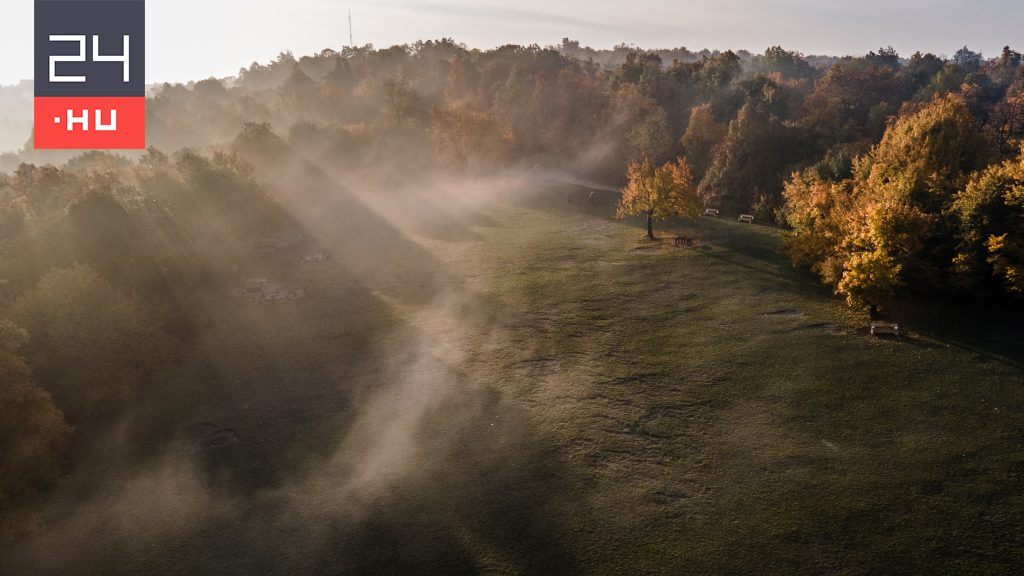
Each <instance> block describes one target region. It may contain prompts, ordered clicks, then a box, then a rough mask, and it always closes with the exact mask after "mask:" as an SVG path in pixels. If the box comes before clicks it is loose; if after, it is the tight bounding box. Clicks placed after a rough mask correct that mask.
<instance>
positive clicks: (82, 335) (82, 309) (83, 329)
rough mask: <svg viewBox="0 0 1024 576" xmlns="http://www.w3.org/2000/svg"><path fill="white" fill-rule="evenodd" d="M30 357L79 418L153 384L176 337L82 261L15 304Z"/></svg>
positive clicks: (61, 403) (60, 399) (42, 381)
mask: <svg viewBox="0 0 1024 576" xmlns="http://www.w3.org/2000/svg"><path fill="white" fill-rule="evenodd" d="M13 315H14V319H15V321H17V322H18V324H20V325H21V326H24V327H25V329H26V330H27V331H28V334H29V339H28V342H27V343H26V345H25V347H24V349H25V357H26V359H27V360H28V362H29V364H30V365H31V366H32V368H33V371H34V373H35V375H36V378H37V379H38V381H39V383H40V384H41V385H42V386H43V387H44V388H45V389H46V390H48V391H49V392H50V393H51V394H53V397H54V399H55V400H56V402H57V405H58V406H60V407H61V408H62V409H64V411H65V412H67V413H68V414H69V416H72V419H73V420H74V418H75V417H81V416H88V415H94V414H100V413H109V412H113V411H116V410H117V409H119V408H120V407H122V406H123V404H124V402H125V401H126V399H127V398H128V397H129V396H130V395H131V393H132V392H133V391H134V390H135V389H136V388H138V387H139V386H140V385H142V384H143V383H149V384H152V383H153V381H154V380H155V379H156V378H157V376H158V374H159V371H160V370H161V369H162V368H163V367H165V366H166V365H168V364H169V362H170V361H171V359H172V358H173V355H174V353H175V349H176V344H175V342H174V340H173V339H172V338H171V337H170V336H168V335H167V334H166V333H164V331H163V330H162V328H161V326H160V325H159V324H158V323H157V322H156V321H155V320H154V318H153V317H152V316H151V315H150V314H149V313H148V312H147V311H146V310H145V309H144V308H143V307H142V305H141V304H140V303H139V302H138V301H136V300H135V299H134V298H131V297H129V296H126V295H124V294H122V293H121V292H119V291H118V290H116V289H115V288H114V287H113V286H112V285H111V284H110V283H109V282H107V281H106V280H104V279H103V278H101V277H100V276H99V275H98V274H96V272H94V271H93V270H92V269H91V268H89V267H88V266H85V265H81V264H79V265H76V266H73V267H71V268H63V269H60V268H58V269H54V270H51V271H50V272H48V273H47V274H46V275H45V276H43V277H42V279H40V280H39V283H38V284H37V285H36V286H35V288H33V289H32V290H30V291H28V292H27V293H26V294H24V295H22V296H21V297H20V298H18V299H17V300H16V301H15V303H14V307H13Z"/></svg>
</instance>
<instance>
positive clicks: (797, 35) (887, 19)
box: [0, 0, 1024, 84]
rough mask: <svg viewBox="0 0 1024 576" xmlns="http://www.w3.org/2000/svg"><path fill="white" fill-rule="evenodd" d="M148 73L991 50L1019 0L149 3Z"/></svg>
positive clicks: (8, 32) (1002, 38)
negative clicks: (407, 49)
mask: <svg viewBox="0 0 1024 576" xmlns="http://www.w3.org/2000/svg"><path fill="white" fill-rule="evenodd" d="M146 4H147V10H148V13H147V21H148V32H147V50H148V52H149V53H148V59H147V60H148V61H147V77H148V78H147V80H148V81H150V82H155V81H185V80H190V79H201V78H205V77H208V76H211V75H214V76H226V75H233V74H235V73H237V72H238V69H239V68H240V67H241V66H247V65H248V64H249V63H251V62H252V61H253V60H258V61H260V62H266V61H268V60H270V59H272V58H273V57H275V56H276V55H277V54H278V52H280V51H281V50H285V49H290V50H292V51H293V52H295V53H296V55H301V54H307V53H311V52H314V51H318V50H320V49H322V48H326V47H333V48H338V47H341V46H343V45H345V44H347V43H348V22H347V11H348V10H349V9H351V10H352V18H353V21H354V28H355V42H356V44H360V45H361V44H365V43H373V44H374V45H375V46H377V47H378V48H382V47H387V46H390V45H393V44H400V43H405V42H412V41H414V40H418V39H429V38H440V37H444V36H450V37H454V38H455V39H456V40H458V41H460V42H464V43H466V44H468V45H469V46H471V47H480V48H490V47H494V46H496V45H500V44H508V43H516V44H530V43H538V44H541V45H546V44H555V43H558V42H559V41H560V40H561V38H562V37H564V36H568V37H570V38H574V39H577V40H579V41H580V42H581V43H583V44H584V45H590V46H593V47H595V48H610V47H611V46H613V45H615V44H618V43H620V42H626V43H634V44H637V45H640V46H643V47H676V46H686V47H688V48H691V49H698V48H705V47H707V48H734V49H737V48H745V49H748V50H751V51H758V52H760V51H763V50H764V49H765V48H766V47H768V46H770V45H773V44H782V45H783V46H784V47H786V48H789V49H795V50H800V51H802V52H805V53H815V54H823V53H825V54H864V53H866V52H867V51H869V50H873V49H876V48H878V47H879V46H888V45H892V46H894V47H896V49H897V50H899V51H900V53H901V54H903V55H909V54H910V53H913V52H914V51H916V50H923V51H931V52H935V53H937V54H947V55H948V54H952V53H953V52H954V51H956V49H957V48H959V47H960V46H963V45H964V44H967V45H968V46H970V47H971V48H972V49H975V50H981V51H983V52H984V54H985V55H986V56H993V55H996V54H997V53H998V52H999V50H1001V48H1002V47H1003V46H1004V45H1006V44H1009V45H1011V46H1013V47H1015V48H1016V49H1018V50H1024V1H1022V0H973V1H968V0H859V1H858V0H674V1H673V0H629V1H618V2H598V1H595V0H558V1H553V0H517V1H515V2H507V1H506V2H495V1H492V0H437V1H432V0H379V1H368V0H352V1H347V0H147V3H146ZM32 5H33V3H32V0H3V7H2V8H0V14H3V16H4V17H3V20H2V22H3V23H4V24H3V25H0V48H2V50H3V51H2V52H0V53H2V54H3V55H4V56H3V57H2V58H0V84H11V83H13V82H15V81H17V80H19V79H21V78H29V77H31V75H32V63H31V58H32V48H31V46H32V38H31V34H32V31H31V30H32V24H31V23H32Z"/></svg>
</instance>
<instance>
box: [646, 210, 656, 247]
mask: <svg viewBox="0 0 1024 576" xmlns="http://www.w3.org/2000/svg"><path fill="white" fill-rule="evenodd" d="M647 237H648V238H650V239H651V240H654V216H653V214H652V213H651V212H647Z"/></svg>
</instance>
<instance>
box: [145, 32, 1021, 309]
mask: <svg viewBox="0 0 1024 576" xmlns="http://www.w3.org/2000/svg"><path fill="white" fill-rule="evenodd" d="M668 56H672V60H670V61H666V57H668ZM149 113H150V117H151V118H150V122H151V124H150V126H151V133H152V134H154V138H155V141H156V143H157V145H158V146H162V147H166V148H170V149H174V148H176V147H179V146H183V145H195V144H206V143H211V142H216V141H228V140H230V139H231V138H233V137H234V136H235V135H236V134H237V133H238V131H239V130H240V129H241V127H242V125H243V124H244V122H246V121H250V122H263V123H266V124H268V125H269V126H270V127H272V129H273V130H274V131H275V132H277V133H278V134H280V135H282V137H284V138H285V139H286V140H287V141H288V142H289V143H290V144H291V145H292V146H293V147H294V148H295V149H297V150H299V151H301V152H303V153H304V154H306V155H308V156H310V157H311V158H313V159H315V160H318V161H321V162H322V163H323V164H324V165H327V166H332V167H334V168H335V169H340V170H360V169H365V170H366V171H368V172H375V173H386V174H387V175H388V176H389V177H392V178H407V177H417V176H419V175H422V174H423V173H425V172H430V171H435V170H455V171H468V172H486V171H492V170H496V169H503V168H508V167H524V168H538V167H540V168H554V169H558V170H562V171H568V172H573V173H576V174H580V175H585V176H588V177H591V178H600V179H604V180H607V181H614V182H618V183H623V182H624V177H625V174H626V167H627V166H628V165H629V163H631V162H639V161H641V160H643V159H647V160H649V161H650V162H651V163H653V164H654V165H660V164H663V163H666V162H668V161H670V160H672V159H674V158H676V157H679V156H683V157H685V158H686V159H687V162H688V165H689V166H690V167H691V168H692V173H693V179H694V180H693V181H694V183H695V184H696V186H697V191H698V193H699V195H700V197H701V199H702V200H703V202H705V203H706V204H707V205H709V206H714V207H717V208H720V209H723V210H726V211H732V212H739V211H743V212H748V211H749V212H752V213H754V214H755V216H757V218H758V219H759V220H760V221H767V222H775V223H778V224H781V225H785V226H790V227H792V228H793V231H792V234H791V236H790V241H789V242H788V243H787V245H788V247H789V251H790V253H791V254H792V256H793V257H794V260H795V261H796V262H797V263H798V264H806V265H809V266H810V267H811V268H813V269H814V270H815V271H816V272H817V273H818V274H819V275H820V276H821V278H822V280H823V281H824V282H825V283H827V284H829V285H831V286H833V287H834V288H835V289H836V290H837V291H838V292H839V293H840V294H842V295H844V296H846V297H848V298H849V299H850V300H851V301H855V302H861V303H870V304H877V303H878V302H880V301H882V300H884V299H886V298H888V297H889V296H891V295H892V294H893V293H894V292H895V291H897V290H899V289H909V290H915V291H929V290H941V291H970V292H971V293H975V294H989V295H996V294H1017V293H1019V292H1020V280H1019V279H1018V274H1019V269H1020V268H1019V255H1020V251H1019V248H1018V247H1017V246H1018V244H1019V242H1020V240H1019V238H1020V231H1019V229H1018V228H1014V227H1015V226H1018V222H1017V220H1015V219H1014V218H1013V217H1012V216H1011V214H1010V212H1012V210H1014V207H1015V206H1016V204H1015V202H1016V200H1015V199H1014V198H1015V196H1013V194H1012V193H1010V192H1008V191H1007V190H1010V189H1013V186H1014V185H1013V184H1011V183H1007V182H1011V181H1012V178H1010V177H1009V176H1008V175H1009V174H1010V173H1011V172H1012V170H1013V169H1012V167H1013V161H1014V159H1015V158H1017V156H1018V152H1019V148H1020V141H1021V137H1022V136H1024V68H1022V66H1021V55H1020V53H1018V52H1016V51H1014V50H1012V49H1010V48H1005V49H1004V50H1003V51H1002V53H1001V54H999V55H998V56H997V57H995V58H991V59H985V58H983V57H982V55H981V54H979V53H976V52H973V51H971V50H969V49H967V48H966V47H965V48H963V49H961V50H959V51H957V52H956V54H955V55H954V56H953V57H952V58H950V59H945V58H940V57H938V56H935V55H933V54H921V53H916V54H913V55H912V56H910V57H909V58H904V57H901V56H900V55H899V54H897V53H896V52H895V50H893V49H891V48H883V49H880V50H878V51H876V52H870V53H868V54H866V55H865V56H863V57H856V58H854V57H845V58H832V59H823V58H816V59H814V60H813V63H812V60H810V59H808V58H805V57H804V56H803V55H801V54H799V53H796V52H792V51H787V50H785V49H783V48H780V47H772V48H769V49H768V50H766V51H765V52H764V53H763V54H759V55H753V54H749V53H733V52H730V51H726V52H707V51H705V52H702V53H694V52H690V51H687V50H685V49H677V50H674V51H672V50H669V51H643V50H633V49H629V47H623V46H620V47H616V48H615V49H614V50H611V51H595V50H592V49H588V48H581V47H580V46H579V45H578V43H575V42H573V41H571V40H568V39H566V40H564V41H563V43H562V45H561V46H560V47H551V48H541V47H537V46H513V45H510V46H504V47H501V48H497V49H494V50H488V51H480V50H470V49H468V48H466V47H465V46H463V45H460V44H457V43H455V42H453V41H451V40H447V39H445V40H441V41H428V42H418V43H416V44H413V45H402V46H393V47H391V48H387V49H384V50H374V49H373V48H372V47H362V48H348V49H345V50H342V51H341V52H336V51H333V50H325V51H323V52H321V53H319V54H315V55H311V56H304V57H301V58H295V57H294V56H292V55H291V54H289V53H284V54H282V55H281V56H280V57H278V58H277V59H276V60H275V61H273V62H271V63H268V64H253V65H252V66H250V67H248V68H245V69H243V70H241V71H240V73H239V75H238V77H237V78H235V79H232V80H230V81H219V80H212V79H211V80H205V81H202V82H198V83H196V84H195V85H194V86H192V87H191V88H186V87H184V86H164V87H163V88H162V89H160V90H159V93H158V94H157V96H156V97H155V98H154V100H153V101H152V103H151V106H150V112H149ZM1004 162H1007V164H1004ZM385 167H387V169H386V170H385V169H384V168H385ZM1000 171H1001V172H1000ZM997 173H998V174H999V175H997ZM794 174H796V175H795V176H794ZM997 180H998V182H996V181H997ZM826 188H827V189H828V190H829V192H828V193H825V192H823V190H824V189H826ZM983 188H984V189H985V190H988V192H984V193H983V192H980V191H979V190H981V189H983ZM984 194H988V195H989V196H991V197H992V198H995V197H997V196H998V197H999V198H1002V199H1001V200H999V201H996V200H993V199H988V200H984V199H981V198H980V196H982V195H984ZM972 198H973V199H972ZM977 210H992V211H993V212H992V215H990V216H987V215H984V214H978V213H976V211H977ZM972 211H974V212H972ZM900 214H903V216H899V215H900ZM879 219H882V220H884V222H882V221H880V220H879ZM883 228H884V229H883ZM910 229H913V231H910ZM886 234H897V236H894V237H893V238H888V239H886V238H883V237H884V236H885V235H886Z"/></svg>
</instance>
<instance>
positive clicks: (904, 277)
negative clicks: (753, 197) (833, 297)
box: [784, 95, 991, 307]
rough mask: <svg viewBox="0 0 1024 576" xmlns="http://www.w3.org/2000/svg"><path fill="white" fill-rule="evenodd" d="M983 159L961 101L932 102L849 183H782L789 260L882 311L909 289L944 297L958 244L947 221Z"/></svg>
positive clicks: (897, 129)
mask: <svg viewBox="0 0 1024 576" xmlns="http://www.w3.org/2000/svg"><path fill="white" fill-rule="evenodd" d="M989 158H991V145H990V143H989V142H988V141H987V139H986V138H985V137H984V135H983V134H981V132H980V131H979V130H978V127H977V125H976V123H975V122H974V120H973V119H972V118H971V116H970V113H969V112H968V110H967V107H966V104H965V103H964V101H963V99H962V98H961V97H959V96H956V95H950V96H947V97H945V98H937V99H935V100H933V101H932V102H931V103H929V104H928V105H927V106H925V107H924V108H922V109H921V110H920V111H918V112H916V113H914V114H910V115H908V116H905V117H903V118H901V119H900V120H899V121H897V122H896V123H895V124H893V125H892V126H890V128H889V129H888V130H887V131H886V133H885V136H884V137H883V138H882V141H881V142H880V143H879V144H878V145H877V146H875V147H874V148H873V149H872V151H871V152H870V153H869V154H867V155H865V156H862V157H860V158H858V159H857V160H856V161H855V162H854V166H853V170H852V173H853V176H852V178H850V179H849V180H845V181H843V182H839V183H830V182H827V181H824V180H823V179H822V178H821V177H820V176H819V175H818V174H806V173H805V174H800V175H796V176H794V177H793V178H792V179H791V180H790V181H789V182H788V183H787V185H786V190H785V193H784V195H785V198H786V201H787V220H788V222H789V224H790V226H791V227H792V231H791V232H790V237H789V238H788V239H787V242H786V247H787V251H788V252H789V254H790V256H791V257H792V258H793V260H794V262H795V263H798V264H801V263H802V264H808V265H810V267H811V269H812V270H814V271H815V272H816V273H817V274H818V275H819V276H820V277H821V279H822V281H823V282H824V283H826V284H828V285H830V286H832V287H833V288H834V289H835V290H836V292H837V293H838V294H839V295H841V296H843V297H845V298H846V299H847V301H849V302H850V303H851V304H863V305H868V306H872V307H874V306H878V305H880V304H882V303H884V302H885V301H886V300H887V299H889V298H890V297H891V296H892V295H893V294H894V293H895V292H896V291H897V290H898V289H899V288H901V287H902V286H906V285H910V286H911V287H912V288H914V289H917V290H928V289H935V288H940V289H941V288H944V287H946V286H945V285H946V282H947V280H946V276H947V273H946V271H947V270H948V269H949V267H950V265H951V259H952V247H953V243H954V236H955V229H954V227H953V226H952V224H951V222H950V219H949V218H948V217H947V216H946V215H947V214H948V213H949V212H950V209H951V206H952V205H953V202H954V199H955V198H956V192H957V190H958V189H960V187H961V186H962V185H963V184H964V183H965V182H966V178H967V174H970V173H971V172H972V171H974V170H976V169H978V168H980V167H983V166H984V165H985V164H986V163H987V162H988V159H989Z"/></svg>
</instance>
